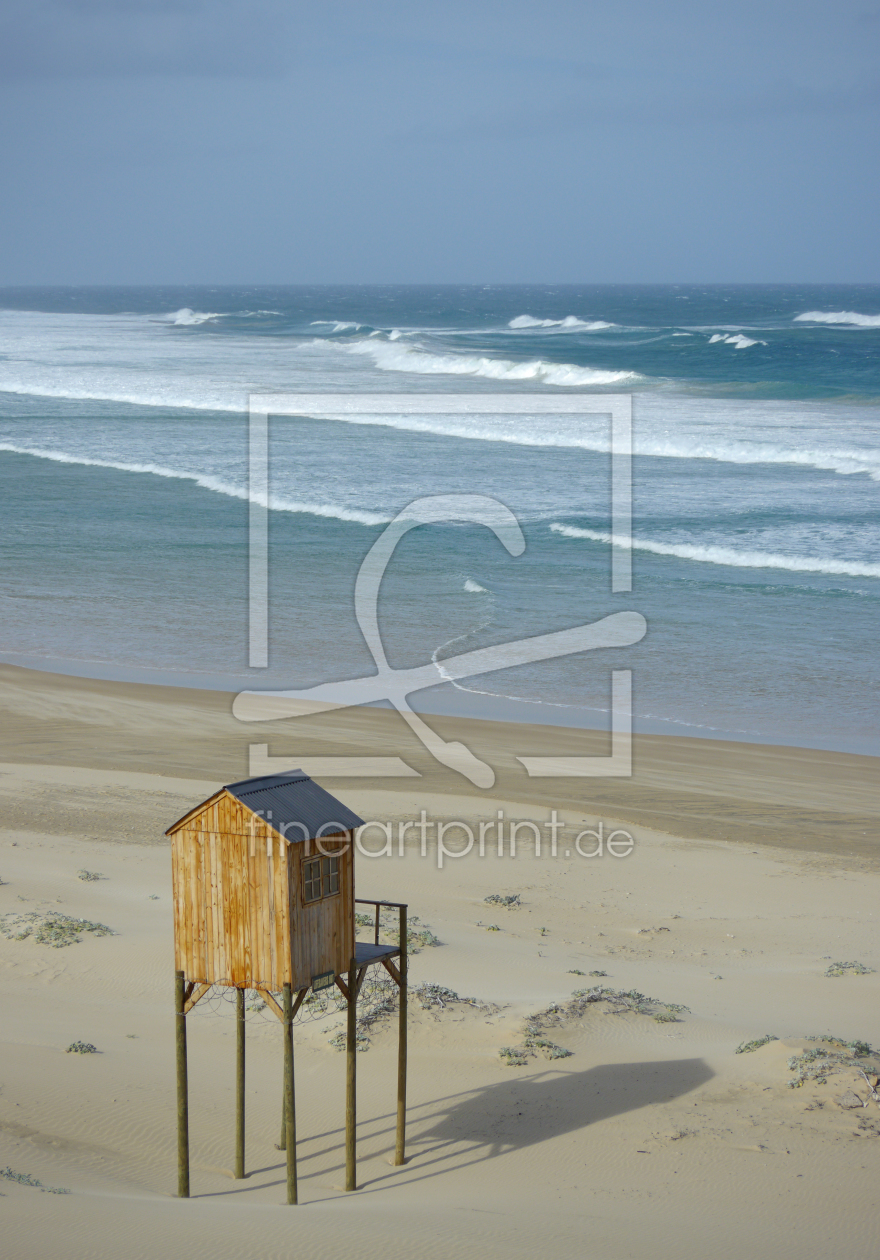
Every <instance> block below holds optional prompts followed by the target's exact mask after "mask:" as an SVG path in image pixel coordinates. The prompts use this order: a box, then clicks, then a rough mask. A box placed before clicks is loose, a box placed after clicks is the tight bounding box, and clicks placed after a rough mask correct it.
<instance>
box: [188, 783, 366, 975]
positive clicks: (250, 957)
mask: <svg viewBox="0 0 880 1260" xmlns="http://www.w3.org/2000/svg"><path fill="white" fill-rule="evenodd" d="M305 847H306V846H305V845H303V844H302V843H293V844H290V845H288V844H287V842H286V841H285V840H283V839H282V838H281V836H279V835H278V834H277V833H275V832H274V831H273V830H272V829H271V828H270V827H268V826H267V825H266V824H265V823H264V822H263V821H262V819H259V818H257V817H256V815H254V814H252V813H251V811H250V810H249V809H247V808H246V806H244V805H242V804H241V802H239V801H237V800H236V799H235V798H234V797H233V796H230V795H229V794H228V793H221V794H220V795H218V797H217V798H215V799H214V800H212V801H210V802H209V803H208V804H207V805H206V807H205V808H204V810H202V811H201V812H200V813H194V814H192V815H189V816H188V817H187V818H186V820H185V825H183V826H181V827H180V828H179V829H178V830H177V831H176V832H174V833H173V834H172V836H171V863H172V880H173V888H174V957H175V963H174V965H175V967H176V968H178V969H179V970H182V971H183V972H184V975H185V976H186V978H187V980H190V981H194V982H196V983H199V984H226V985H239V986H246V987H248V988H253V989H258V988H266V989H272V990H275V991H278V990H279V989H280V988H281V986H282V985H283V984H286V983H288V982H290V983H291V984H292V985H293V988H294V989H300V988H305V987H306V986H307V985H309V984H310V983H311V979H312V976H315V975H318V974H320V973H322V972H325V971H331V970H332V971H334V972H335V973H336V974H337V975H339V974H342V973H344V972H346V971H347V970H348V966H349V961H350V958H351V954H352V951H353V949H354V853H353V846H352V836H351V832H346V833H345V834H344V836H340V837H339V839H338V840H336V839H330V838H326V839H324V840H323V841H322V847H323V850H324V852H325V854H329V853H331V852H333V851H337V852H339V854H340V858H341V861H340V892H339V894H338V895H337V896H334V897H330V898H327V899H324V900H322V901H319V902H315V903H313V904H311V905H304V904H303V881H302V861H303V857H304V850H305ZM310 848H311V850H312V852H313V853H314V854H316V853H317V849H316V847H315V845H314V842H313V843H312V845H311V846H310ZM291 908H292V913H291Z"/></svg>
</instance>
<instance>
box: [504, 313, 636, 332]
mask: <svg viewBox="0 0 880 1260" xmlns="http://www.w3.org/2000/svg"><path fill="white" fill-rule="evenodd" d="M507 327H508V328H559V329H562V330H563V331H566V332H569V331H570V332H599V331H600V329H602V328H616V327H617V324H609V323H607V322H606V321H605V320H604V319H578V317H577V315H566V317H565V319H535V317H534V316H533V315H517V317H516V318H515V319H512V320H511V321H510V322H509V324H508V325H507Z"/></svg>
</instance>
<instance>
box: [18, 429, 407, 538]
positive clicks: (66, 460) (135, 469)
mask: <svg viewBox="0 0 880 1260" xmlns="http://www.w3.org/2000/svg"><path fill="white" fill-rule="evenodd" d="M0 451H9V452H10V453H11V454H13V455H32V456H33V457H34V458H35V459H48V460H52V462H53V463H56V464H77V465H81V466H84V467H87V468H113V469H115V470H117V471H118V472H130V473H148V474H149V475H150V476H152V477H168V478H170V479H171V480H173V481H192V482H193V483H194V484H195V485H197V486H201V488H202V489H203V490H211V491H213V492H214V493H215V494H224V495H226V496H227V497H228V498H230V499H243V500H244V501H245V502H246V503H260V504H262V505H263V506H264V507H268V508H269V509H270V510H271V511H273V512H297V513H303V514H304V515H308V516H324V517H332V518H333V519H335V520H339V521H352V522H354V523H355V524H358V525H385V524H387V523H388V521H389V520H390V519H391V517H389V516H380V515H379V514H378V513H377V512H361V511H358V510H357V509H356V508H344V507H335V506H334V507H330V506H328V505H327V504H323V503H302V502H299V501H297V500H295V499H284V498H280V497H278V496H276V495H272V494H270V495H269V496H268V498H267V497H266V496H265V495H252V494H250V493H249V492H248V491H247V490H245V489H242V488H241V487H240V486H236V485H234V484H233V483H232V482H231V481H224V480H223V478H221V477H212V476H211V475H210V474H208V473H194V472H186V471H184V470H183V469H180V468H167V467H165V466H164V465H162V464H136V463H125V462H123V461H116V460H112V459H91V458H89V457H87V456H85V455H70V454H68V453H67V452H66V451H54V450H42V449H40V448H39V447H31V446H15V445H13V444H12V443H11V442H0Z"/></svg>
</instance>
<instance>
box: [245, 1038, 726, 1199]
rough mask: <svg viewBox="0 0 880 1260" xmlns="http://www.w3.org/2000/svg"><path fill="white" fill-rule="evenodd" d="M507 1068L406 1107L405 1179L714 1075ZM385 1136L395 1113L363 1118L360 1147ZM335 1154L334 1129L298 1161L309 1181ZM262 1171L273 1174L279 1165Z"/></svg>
mask: <svg viewBox="0 0 880 1260" xmlns="http://www.w3.org/2000/svg"><path fill="white" fill-rule="evenodd" d="M507 1071H508V1072H509V1075H506V1076H505V1077H504V1078H503V1079H502V1080H499V1081H498V1082H497V1084H494V1085H487V1086H483V1087H482V1088H481V1089H474V1090H467V1091H463V1092H461V1093H457V1094H451V1095H448V1096H447V1097H445V1098H437V1099H432V1100H431V1101H430V1102H426V1103H422V1104H421V1105H416V1106H413V1105H412V1104H411V1105H410V1116H411V1118H412V1123H411V1134H410V1140H409V1152H408V1154H409V1157H408V1159H407V1164H408V1165H409V1171H408V1172H407V1173H404V1174H403V1176H404V1177H405V1180H406V1182H407V1184H409V1183H411V1182H412V1181H413V1180H416V1181H419V1180H422V1179H423V1178H426V1177H435V1176H439V1175H441V1174H443V1173H444V1172H452V1171H454V1170H460V1169H462V1168H467V1167H470V1166H473V1165H476V1164H479V1163H482V1162H484V1161H485V1160H488V1159H495V1158H497V1157H499V1156H503V1155H505V1154H508V1153H510V1152H511V1151H515V1150H519V1149H522V1148H524V1147H529V1146H534V1145H537V1144H538V1143H540V1142H546V1141H549V1140H550V1139H552V1138H557V1137H562V1136H564V1135H565V1134H569V1133H574V1132H577V1131H578V1130H579V1129H585V1128H588V1127H589V1126H590V1125H593V1124H596V1123H597V1122H599V1121H601V1120H609V1119H612V1118H613V1117H614V1116H620V1115H624V1114H625V1113H626V1112H628V1111H637V1110H639V1109H640V1108H642V1107H649V1106H652V1105H654V1104H658V1103H665V1102H670V1101H671V1100H673V1099H676V1098H681V1097H683V1096H684V1095H685V1094H688V1093H690V1092H691V1091H692V1090H694V1089H697V1088H698V1087H699V1086H700V1085H705V1084H706V1082H707V1081H709V1080H711V1079H712V1076H713V1072H712V1070H711V1068H710V1067H709V1066H708V1064H707V1063H706V1062H705V1061H704V1060H703V1059H673V1060H657V1061H649V1062H641V1063H639V1062H636V1063H604V1064H600V1065H599V1066H597V1067H593V1068H587V1069H586V1070H585V1071H582V1072H572V1071H559V1070H554V1069H548V1070H547V1071H543V1072H530V1073H527V1074H524V1073H523V1072H522V1070H521V1069H520V1070H517V1069H515V1068H510V1069H507ZM386 1135H387V1138H388V1149H389V1152H391V1151H393V1147H394V1115H393V1114H392V1113H389V1114H387V1115H383V1116H377V1117H375V1118H374V1119H372V1120H370V1119H366V1120H365V1121H364V1122H363V1128H362V1136H363V1141H364V1145H365V1146H367V1147H369V1149H370V1151H371V1153H374V1154H375V1152H376V1146H377V1139H380V1140H381V1139H384V1138H385V1136H386ZM328 1156H329V1157H330V1159H331V1160H332V1163H330V1164H329V1165H328V1163H326V1162H325V1160H327V1158H328ZM336 1156H338V1133H337V1132H335V1131H331V1132H325V1133H321V1134H314V1135H312V1136H311V1137H309V1136H304V1139H303V1140H302V1156H301V1159H302V1164H303V1172H304V1174H305V1177H306V1178H308V1177H309V1175H310V1173H311V1175H312V1176H318V1177H321V1178H322V1179H323V1178H324V1177H326V1176H328V1175H330V1176H333V1175H336V1174H337V1173H338V1172H339V1170H340V1165H339V1164H338V1163H337V1162H336V1158H334V1157H336ZM310 1165H311V1168H310V1167H309V1166H310ZM260 1171H262V1172H263V1173H264V1174H265V1173H274V1172H276V1169H275V1168H274V1167H272V1168H265V1169H262V1170H260ZM277 1171H279V1172H280V1171H281V1166H280V1165H279V1166H278V1169H277ZM364 1173H365V1176H364V1180H363V1182H362V1183H361V1187H360V1188H361V1193H364V1192H367V1193H369V1192H376V1191H379V1190H390V1189H392V1188H393V1187H394V1186H395V1185H399V1184H400V1180H401V1173H400V1172H399V1171H394V1172H392V1171H391V1170H389V1171H388V1172H387V1173H386V1172H382V1173H380V1174H379V1175H378V1176H372V1177H371V1176H369V1174H368V1173H367V1167H366V1162H365V1166H364ZM262 1184H263V1185H265V1184H266V1183H265V1182H263V1183H262ZM254 1188H256V1186H254ZM225 1193H230V1192H229V1191H226V1192H225ZM233 1193H234V1192H233Z"/></svg>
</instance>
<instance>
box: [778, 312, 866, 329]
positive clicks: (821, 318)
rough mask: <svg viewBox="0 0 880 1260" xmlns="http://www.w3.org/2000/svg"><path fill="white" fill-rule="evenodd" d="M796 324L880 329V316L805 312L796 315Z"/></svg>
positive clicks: (856, 313) (854, 313) (857, 313)
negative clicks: (843, 325) (845, 325)
mask: <svg viewBox="0 0 880 1260" xmlns="http://www.w3.org/2000/svg"><path fill="white" fill-rule="evenodd" d="M794 318H795V323H797V322H798V321H802V322H804V323H810V324H850V325H852V326H855V327H856V328H880V315H860V314H859V312H858V311H804V313H803V315H795V317H794Z"/></svg>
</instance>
